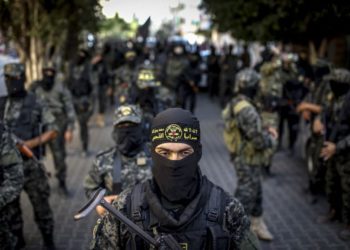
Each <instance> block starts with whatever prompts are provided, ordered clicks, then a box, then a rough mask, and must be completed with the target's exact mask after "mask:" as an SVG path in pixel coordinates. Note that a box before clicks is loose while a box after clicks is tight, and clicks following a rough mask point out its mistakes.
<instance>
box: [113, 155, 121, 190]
mask: <svg viewBox="0 0 350 250" xmlns="http://www.w3.org/2000/svg"><path fill="white" fill-rule="evenodd" d="M121 175H122V159H121V154H120V152H119V150H118V149H117V150H116V152H115V155H114V162H113V194H119V193H120V192H121V191H122V178H121Z"/></svg>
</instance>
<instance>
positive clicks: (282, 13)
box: [201, 0, 350, 42]
mask: <svg viewBox="0 0 350 250" xmlns="http://www.w3.org/2000/svg"><path fill="white" fill-rule="evenodd" d="M201 8H203V9H204V10H206V11H207V13H209V14H210V15H211V18H212V21H213V24H214V25H216V26H217V27H218V28H219V31H230V32H232V34H233V35H234V36H235V37H237V38H241V39H244V40H247V41H252V40H258V41H271V40H279V41H288V42H305V41H309V40H312V41H320V40H322V38H324V37H331V36H336V35H343V34H349V32H350V26H349V25H348V24H349V23H350V2H349V1H341V0H331V1H320V0H292V1H291V0H279V1H271V0H203V3H202V5H201Z"/></svg>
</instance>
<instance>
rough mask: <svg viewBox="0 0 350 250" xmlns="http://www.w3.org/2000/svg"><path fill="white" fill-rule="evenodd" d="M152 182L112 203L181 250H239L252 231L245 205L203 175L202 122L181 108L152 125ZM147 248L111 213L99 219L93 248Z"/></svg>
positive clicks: (163, 114) (148, 231)
mask: <svg viewBox="0 0 350 250" xmlns="http://www.w3.org/2000/svg"><path fill="white" fill-rule="evenodd" d="M151 142H152V148H151V151H152V160H153V168H152V173H153V179H152V180H148V181H146V182H144V183H141V184H139V185H136V186H135V187H134V188H133V189H132V190H127V191H125V192H123V193H122V194H120V196H119V198H118V200H116V201H115V202H114V205H115V206H116V207H117V208H118V209H119V210H120V211H122V212H123V213H124V214H126V215H127V216H128V217H129V218H130V219H131V220H133V221H134V222H135V223H137V224H138V225H139V226H140V227H141V228H143V230H145V231H146V232H147V233H149V234H150V235H152V236H154V237H155V236H157V235H159V234H171V235H172V236H173V237H174V238H175V240H176V241H177V242H178V243H179V244H180V245H181V246H182V248H183V249H207V248H210V247H211V248H210V249H237V248H239V246H240V244H241V242H242V239H243V238H245V236H247V233H248V232H249V219H248V217H247V216H246V214H245V213H244V209H243V207H242V205H241V204H240V203H239V202H238V201H237V200H235V199H233V198H231V197H230V196H229V195H227V194H226V193H225V192H224V191H223V190H222V189H221V188H219V187H217V186H215V185H214V184H213V183H212V182H210V181H209V180H208V179H207V178H206V177H205V176H203V175H202V174H201V172H200V169H199V165H198V162H199V160H200V158H201V155H202V145H201V143H200V127H199V121H198V120H197V118H196V117H194V116H193V115H192V114H191V113H190V112H189V111H185V110H183V109H180V108H172V109H167V110H165V111H163V112H161V113H159V114H158V115H157V116H156V117H155V118H154V120H153V122H152V133H151ZM132 246H133V247H136V248H135V249H149V246H148V245H147V244H146V243H145V242H143V241H142V240H141V239H140V238H138V237H132V234H131V233H130V232H129V231H128V229H127V228H126V227H125V226H124V225H123V224H121V223H119V221H117V220H116V219H115V218H114V217H112V216H111V215H110V214H106V216H105V217H103V218H102V219H100V220H99V221H98V224H97V226H96V228H95V230H94V239H93V242H92V244H91V248H92V249H131V248H132Z"/></svg>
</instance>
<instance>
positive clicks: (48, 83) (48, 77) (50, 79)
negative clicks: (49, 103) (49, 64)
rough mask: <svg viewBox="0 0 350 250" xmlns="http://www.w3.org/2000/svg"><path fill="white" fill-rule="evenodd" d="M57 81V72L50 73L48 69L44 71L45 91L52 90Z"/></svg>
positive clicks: (43, 85) (43, 82) (42, 83)
mask: <svg viewBox="0 0 350 250" xmlns="http://www.w3.org/2000/svg"><path fill="white" fill-rule="evenodd" d="M54 83H55V73H54V71H52V74H48V70H44V71H43V80H42V82H41V86H42V88H43V89H44V90H45V91H50V90H51V89H52V88H53V85H54Z"/></svg>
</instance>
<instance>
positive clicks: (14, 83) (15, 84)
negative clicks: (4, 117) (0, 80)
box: [5, 76, 26, 97]
mask: <svg viewBox="0 0 350 250" xmlns="http://www.w3.org/2000/svg"><path fill="white" fill-rule="evenodd" d="M5 84H6V88H7V93H8V95H9V97H23V96H25V95H26V90H25V88H24V78H22V77H11V76H5Z"/></svg>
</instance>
